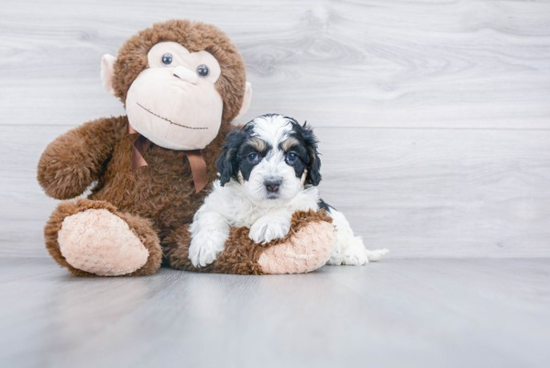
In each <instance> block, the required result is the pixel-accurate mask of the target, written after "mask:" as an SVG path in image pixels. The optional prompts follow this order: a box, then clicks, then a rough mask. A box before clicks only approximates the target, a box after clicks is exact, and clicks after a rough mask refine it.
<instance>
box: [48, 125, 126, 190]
mask: <svg viewBox="0 0 550 368" xmlns="http://www.w3.org/2000/svg"><path fill="white" fill-rule="evenodd" d="M126 126H127V120H126V117H116V118H115V117H112V118H102V119H98V120H94V121H91V122H88V123H86V124H83V125H81V126H79V127H77V128H74V129H72V130H69V131H68V132H67V133H65V134H63V135H61V136H59V137H57V139H55V140H54V141H53V142H52V143H50V144H49V145H48V147H46V150H45V151H44V152H43V153H42V156H41V157H40V161H39V162H38V182H39V183H40V185H41V186H42V188H43V189H44V191H45V192H46V194H47V195H49V196H50V197H53V198H56V199H69V198H73V197H76V196H78V195H80V194H82V193H83V192H84V191H85V190H86V188H87V187H88V186H89V185H90V184H91V183H92V182H93V181H94V180H96V179H97V178H98V176H99V174H100V173H101V171H102V168H103V164H104V163H105V161H106V160H107V159H108V158H109V157H110V156H111V153H112V151H113V148H114V146H115V144H116V142H118V141H119V140H120V138H121V135H122V134H123V132H124V131H125V130H124V129H127V128H126Z"/></svg>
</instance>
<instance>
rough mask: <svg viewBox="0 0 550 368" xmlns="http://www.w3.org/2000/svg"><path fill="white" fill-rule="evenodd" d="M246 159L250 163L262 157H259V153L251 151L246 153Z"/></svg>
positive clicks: (256, 161) (258, 160) (254, 162)
mask: <svg viewBox="0 0 550 368" xmlns="http://www.w3.org/2000/svg"><path fill="white" fill-rule="evenodd" d="M246 159H247V160H248V162H250V163H251V164H257V163H258V162H260V160H261V159H262V158H261V157H260V155H259V154H258V153H257V152H251V153H249V154H248V156H246Z"/></svg>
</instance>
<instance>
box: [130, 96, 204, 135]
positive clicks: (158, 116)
mask: <svg viewBox="0 0 550 368" xmlns="http://www.w3.org/2000/svg"><path fill="white" fill-rule="evenodd" d="M136 103H137V105H138V106H139V107H141V108H142V109H143V110H145V111H147V112H148V113H149V114H151V115H153V116H156V117H157V118H159V119H162V120H165V121H167V122H169V123H170V124H173V125H177V126H179V127H182V128H185V129H192V130H202V129H208V127H191V126H187V125H183V124H179V123H176V122H174V121H172V120H170V119H168V118H165V117H163V116H160V115H158V114H155V113H154V112H153V111H151V110H149V109H148V108H146V107H145V106H143V105H142V104H140V103H139V102H136Z"/></svg>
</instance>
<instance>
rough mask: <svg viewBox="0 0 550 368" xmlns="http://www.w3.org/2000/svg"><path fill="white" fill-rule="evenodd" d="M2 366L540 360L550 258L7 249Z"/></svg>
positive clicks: (548, 334)
mask: <svg viewBox="0 0 550 368" xmlns="http://www.w3.org/2000/svg"><path fill="white" fill-rule="evenodd" d="M0 268H1V269H2V271H3V272H2V273H0V295H2V298H0V366H2V367H17V368H30V367H56V368H63V367H75V368H80V367H107V366H113V367H120V368H126V367H133V368H141V367H172V366H183V367H227V368H232V367H242V368H247V367H266V368H269V367H288V368H293V367H350V368H355V367H365V366H373V367H388V368H392V367H403V366H407V367H423V368H431V367H449V368H453V367H461V368H462V367H477V366H484V367H502V368H512V367H513V368H525V367H529V368H538V367H540V368H544V367H546V366H547V365H548V364H547V363H548V360H549V359H550V355H549V352H548V343H547V342H548V340H549V339H550V309H549V308H548V305H549V304H550V276H549V275H550V262H549V260H548V259H537V260H416V261H414V260H397V259H391V260H387V261H386V262H382V263H378V264H370V265H368V266H365V267H330V266H325V267H324V268H322V269H321V270H319V271H318V272H315V273H313V274H308V275H292V276H260V277H253V276H230V275H200V274H192V273H187V272H180V271H174V270H168V269H162V270H161V272H160V273H159V274H157V275H155V276H152V277H144V278H110V279H76V278H73V277H70V276H69V275H67V273H66V272H65V271H64V270H62V269H59V268H57V267H55V266H54V265H53V261H51V260H23V259H21V260H18V261H17V262H13V261H6V260H0Z"/></svg>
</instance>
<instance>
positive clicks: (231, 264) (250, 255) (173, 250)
mask: <svg viewBox="0 0 550 368" xmlns="http://www.w3.org/2000/svg"><path fill="white" fill-rule="evenodd" d="M290 228H291V231H290V233H289V234H288V235H287V236H286V237H285V238H284V239H279V240H275V241H272V242H270V243H269V244H267V245H258V244H256V243H254V241H253V240H251V239H250V237H249V229H247V228H244V227H242V228H233V229H231V232H230V235H229V238H228V239H227V241H226V242H225V249H224V251H223V252H222V253H220V255H218V257H217V258H216V260H215V261H214V263H212V264H209V265H207V266H206V267H201V268H196V267H194V266H193V264H192V263H191V260H190V259H189V245H190V243H191V236H190V234H189V230H188V229H187V226H183V227H181V228H179V229H177V230H176V231H174V233H173V234H171V235H170V236H169V237H167V239H166V241H165V243H163V247H164V251H165V255H166V257H167V260H168V262H169V263H170V266H171V267H173V268H177V269H182V270H186V271H194V272H213V273H233V274H242V275H250V274H253V275H263V274H284V273H305V272H311V271H314V270H316V269H318V268H320V267H322V266H323V265H324V264H325V263H326V262H327V261H328V259H329V258H330V254H331V252H332V248H333V246H334V240H335V234H334V226H333V225H332V223H331V218H330V217H328V215H326V214H325V213H324V211H318V212H313V211H309V212H304V211H298V212H296V213H295V214H294V215H293V216H292V221H291V227H290Z"/></svg>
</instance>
